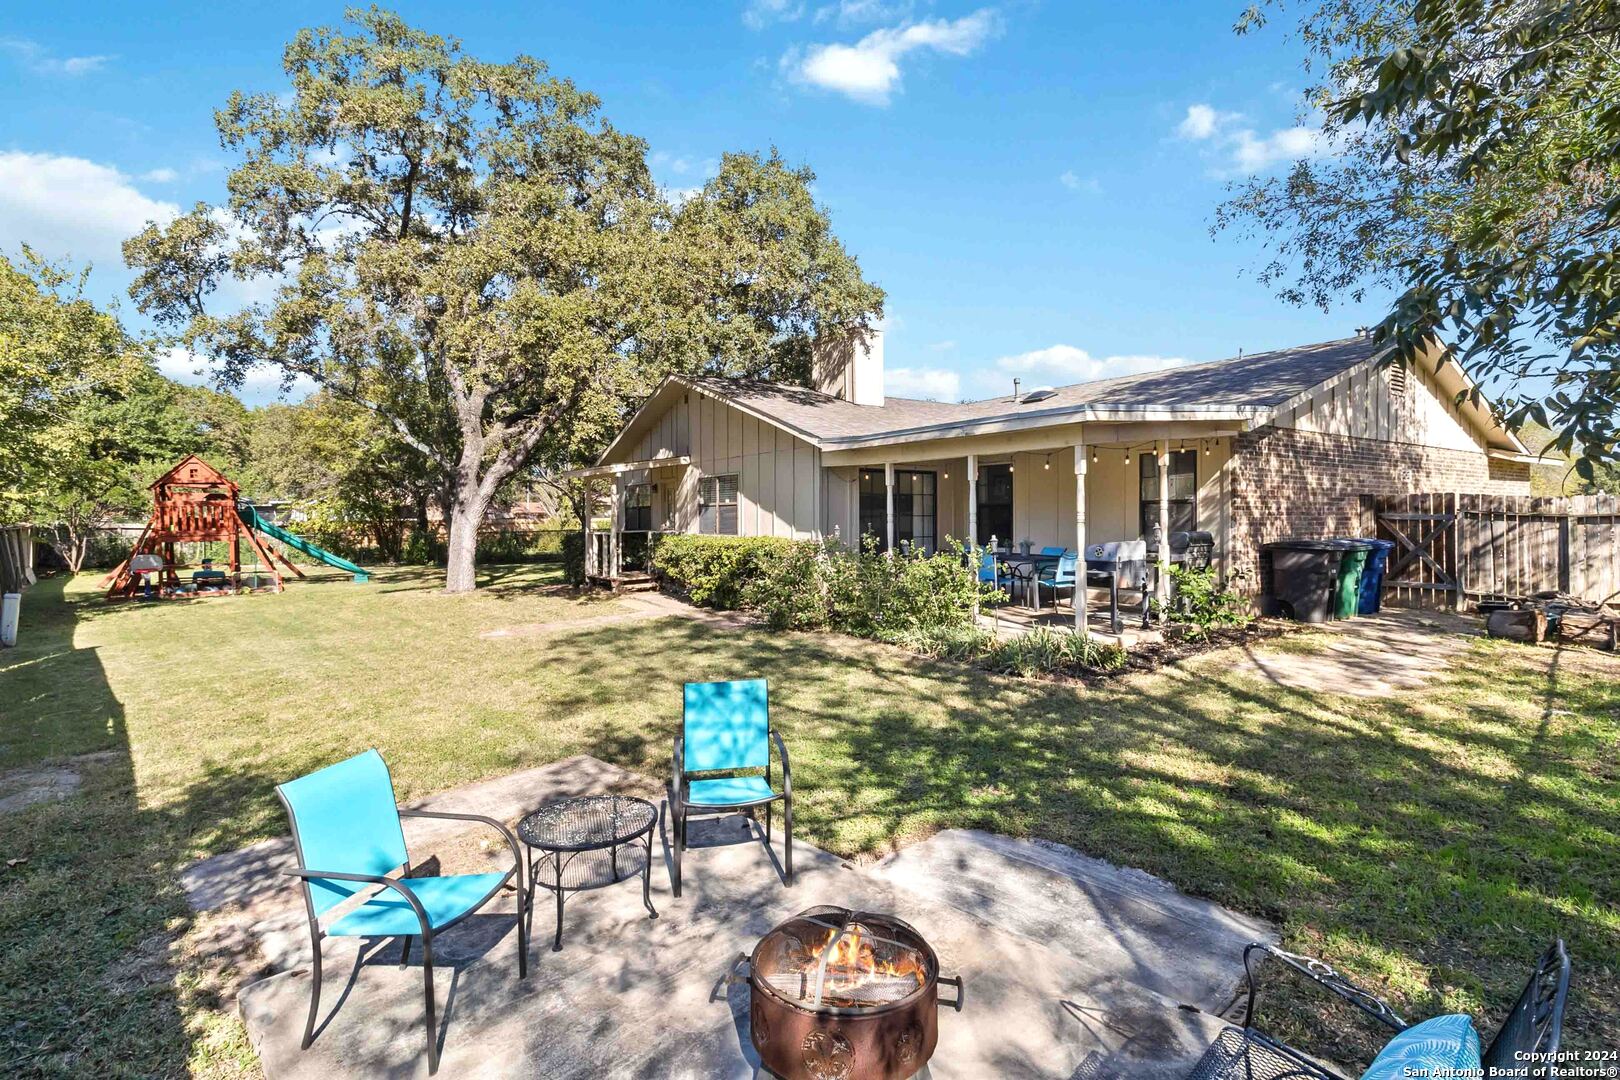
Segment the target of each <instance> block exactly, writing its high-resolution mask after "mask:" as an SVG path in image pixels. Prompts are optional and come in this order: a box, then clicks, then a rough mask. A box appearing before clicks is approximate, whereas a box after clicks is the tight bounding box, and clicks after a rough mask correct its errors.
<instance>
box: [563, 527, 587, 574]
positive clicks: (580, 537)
mask: <svg viewBox="0 0 1620 1080" xmlns="http://www.w3.org/2000/svg"><path fill="white" fill-rule="evenodd" d="M562 564H563V580H564V581H566V582H568V584H570V585H573V586H576V587H577V586H580V585H583V584H585V534H584V533H583V532H582V531H580V530H578V529H570V530H569V531H567V532H565V533H563V538H562Z"/></svg>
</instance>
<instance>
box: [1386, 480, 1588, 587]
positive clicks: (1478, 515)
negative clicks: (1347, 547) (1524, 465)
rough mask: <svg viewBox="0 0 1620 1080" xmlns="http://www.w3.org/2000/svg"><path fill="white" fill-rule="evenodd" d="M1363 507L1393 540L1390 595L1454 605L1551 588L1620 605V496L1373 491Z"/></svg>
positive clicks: (1389, 571)
mask: <svg viewBox="0 0 1620 1080" xmlns="http://www.w3.org/2000/svg"><path fill="white" fill-rule="evenodd" d="M1362 510H1363V517H1364V518H1365V519H1366V523H1367V524H1368V525H1373V526H1376V529H1377V532H1376V533H1375V534H1371V535H1376V536H1378V537H1379V538H1380V539H1383V540H1389V541H1392V542H1393V543H1394V544H1395V550H1394V551H1392V552H1390V564H1389V569H1388V571H1387V572H1386V574H1385V576H1384V599H1385V601H1386V602H1389V603H1394V604H1405V605H1410V606H1415V607H1450V608H1460V607H1462V606H1464V605H1466V604H1468V603H1473V602H1478V601H1480V600H1516V599H1522V598H1524V597H1527V596H1530V595H1532V594H1534V593H1538V592H1543V591H1546V590H1549V589H1557V590H1560V591H1562V592H1567V593H1571V594H1573V595H1575V596H1578V597H1581V598H1582V599H1585V600H1590V601H1593V602H1603V601H1605V600H1607V601H1610V602H1620V497H1617V496H1613V495H1577V496H1571V497H1562V498H1538V497H1532V496H1522V495H1459V494H1451V493H1438V494H1415V495H1376V496H1372V495H1369V496H1364V497H1363V500H1362Z"/></svg>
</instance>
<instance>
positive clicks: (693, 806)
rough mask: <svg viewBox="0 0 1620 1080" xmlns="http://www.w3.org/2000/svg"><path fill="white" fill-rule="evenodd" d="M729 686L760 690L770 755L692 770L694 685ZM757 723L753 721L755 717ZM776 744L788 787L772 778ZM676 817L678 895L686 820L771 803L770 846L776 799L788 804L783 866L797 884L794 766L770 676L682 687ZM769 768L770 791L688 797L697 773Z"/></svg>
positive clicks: (674, 778)
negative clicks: (731, 798) (689, 731)
mask: <svg viewBox="0 0 1620 1080" xmlns="http://www.w3.org/2000/svg"><path fill="white" fill-rule="evenodd" d="M719 686H723V687H729V688H735V689H733V690H731V691H730V692H732V693H736V692H738V691H739V690H740V691H741V692H744V693H753V692H754V691H755V690H756V689H757V691H758V694H759V698H760V700H759V706H760V708H761V709H762V710H763V712H764V716H763V718H762V719H763V722H764V725H765V732H766V737H767V742H766V746H765V754H764V760H762V761H759V760H750V761H748V762H747V763H739V764H735V765H726V766H722V767H720V768H715V769H699V770H694V771H692V772H688V771H687V768H686V726H687V715H688V713H689V712H690V711H691V709H692V704H693V702H692V689H693V688H694V687H719ZM750 723H752V721H750ZM772 745H774V746H775V747H776V752H777V755H778V756H780V757H781V759H782V790H781V791H777V790H775V788H774V786H773V785H772V783H771V781H772V779H773V769H772V765H771V755H770V747H771V746H772ZM670 764H671V769H670V778H671V779H670V795H669V799H670V802H669V807H670V814H669V818H670V822H671V824H672V826H673V829H674V833H675V835H674V837H673V838H672V843H671V845H670V847H671V848H672V856H673V858H672V867H671V869H672V873H671V880H670V888H671V891H672V892H673V893H674V895H675V896H676V897H679V896H680V895H681V852H683V851H685V850H686V826H687V822H688V820H689V819H690V818H693V817H718V816H724V815H726V814H735V813H739V812H744V813H750V814H751V812H752V811H754V810H756V809H758V808H759V807H761V806H763V807H764V808H765V846H766V847H767V848H768V847H770V843H771V811H772V808H773V807H774V806H775V804H776V803H778V802H780V803H781V804H782V835H783V840H784V849H783V858H782V869H783V876H784V877H785V879H786V882H785V883H786V884H787V885H789V886H791V885H792V884H793V767H792V765H791V764H790V763H789V761H788V751H787V744H786V743H785V742H783V741H782V734H781V732H779V731H777V730H776V728H775V727H773V726H772V725H771V698H770V685H769V683H767V682H766V680H764V679H742V680H735V681H731V682H710V683H687V684H686V685H685V687H684V688H683V691H682V710H681V730H680V731H678V732H676V733H675V746H674V752H673V754H672V755H671V759H670ZM761 767H763V768H764V770H765V784H766V786H767V787H770V788H771V794H770V795H769V796H768V797H761V798H757V799H746V800H743V801H740V802H732V803H724V804H720V803H693V802H690V801H688V795H689V792H690V787H691V781H692V779H693V777H694V776H696V777H697V778H698V779H699V780H703V779H709V778H711V777H710V774H712V773H714V772H729V773H736V772H742V771H745V770H752V769H758V768H761ZM743 828H744V829H747V828H748V822H747V821H744V822H743Z"/></svg>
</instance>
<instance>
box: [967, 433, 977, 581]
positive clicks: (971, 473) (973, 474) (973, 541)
mask: <svg viewBox="0 0 1620 1080" xmlns="http://www.w3.org/2000/svg"><path fill="white" fill-rule="evenodd" d="M967 522H968V551H970V552H972V553H973V554H974V556H975V561H977V556H978V551H979V455H978V454H969V455H968V458H967Z"/></svg>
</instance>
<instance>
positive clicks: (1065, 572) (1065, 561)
mask: <svg viewBox="0 0 1620 1080" xmlns="http://www.w3.org/2000/svg"><path fill="white" fill-rule="evenodd" d="M1079 562H1080V558H1079V556H1077V555H1074V554H1073V553H1071V552H1067V551H1066V552H1063V553H1062V554H1061V555H1059V556H1058V561H1057V562H1056V563H1055V564H1054V565H1052V566H1049V567H1046V568H1044V569H1042V571H1041V573H1040V576H1039V577H1037V578H1036V579H1035V609H1036V610H1037V611H1039V610H1040V607H1041V597H1042V596H1043V595H1044V594H1045V593H1047V592H1050V593H1051V594H1052V606H1053V607H1054V608H1056V607H1057V603H1058V591H1059V590H1060V589H1068V590H1069V596H1070V598H1071V602H1072V598H1073V596H1074V590H1075V570H1076V568H1077V567H1078V565H1079Z"/></svg>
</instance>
